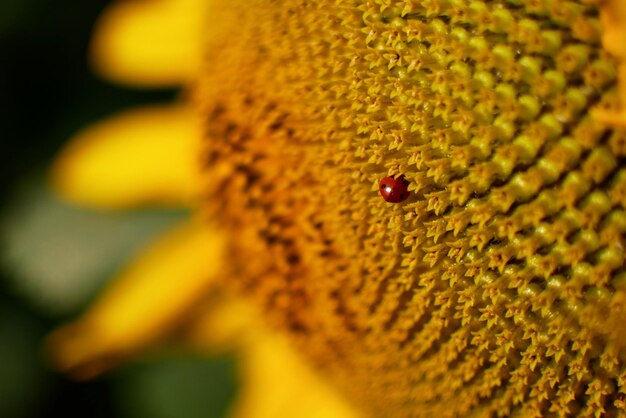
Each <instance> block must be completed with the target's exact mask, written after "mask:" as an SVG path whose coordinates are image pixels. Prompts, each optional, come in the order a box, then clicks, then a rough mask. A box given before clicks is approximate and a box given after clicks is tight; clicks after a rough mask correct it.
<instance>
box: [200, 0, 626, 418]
mask: <svg viewBox="0 0 626 418" xmlns="http://www.w3.org/2000/svg"><path fill="white" fill-rule="evenodd" d="M214 3H215V5H214V8H215V11H214V12H213V13H214V15H215V21H216V22H220V23H218V24H216V25H215V27H211V28H209V29H207V31H208V32H210V36H208V37H207V38H208V39H210V41H208V45H207V50H206V57H205V59H206V66H205V71H204V72H203V76H202V78H201V80H200V81H199V82H198V85H197V87H196V89H195V95H194V98H195V100H196V102H197V103H198V107H199V108H200V109H201V112H202V115H203V120H204V126H205V132H206V138H207V140H206V152H205V159H204V164H205V167H206V169H205V173H206V178H207V179H208V180H207V183H206V187H205V193H206V196H207V200H206V205H205V209H206V211H207V213H208V215H209V216H212V217H214V218H216V219H220V220H221V223H222V225H223V226H224V228H226V229H227V230H230V232H231V236H232V237H233V239H232V241H231V243H230V256H231V260H232V263H231V267H230V268H231V269H232V271H231V277H234V278H235V279H234V280H233V286H235V287H237V288H238V289H239V290H240V291H241V292H242V293H244V294H245V295H247V296H248V297H249V298H250V300H252V301H253V302H254V303H256V304H257V305H259V306H260V307H261V308H262V309H263V310H264V312H266V313H267V318H268V321H269V322H270V323H272V324H273V325H274V326H275V327H276V328H279V329H282V330H283V331H284V332H285V333H286V334H287V335H289V336H290V338H291V341H292V342H293V344H294V345H295V346H297V347H298V348H299V349H300V351H301V352H303V353H304V354H305V355H306V356H307V357H308V358H309V359H310V361H311V362H313V364H316V365H317V366H318V368H319V369H320V370H321V371H322V372H323V373H324V374H326V375H327V376H328V377H329V378H331V379H332V380H333V381H334V383H335V385H336V386H337V387H338V388H340V389H341V390H342V391H343V392H344V393H346V394H347V396H349V397H350V398H351V399H352V400H354V401H355V402H357V404H358V405H364V406H365V407H366V408H369V409H370V411H369V412H370V413H371V414H372V416H393V417H421V416H423V417H432V416H468V415H470V414H474V415H477V416H508V415H511V414H516V415H518V416H543V415H551V414H554V415H556V416H574V415H576V416H578V415H580V416H600V415H607V416H613V415H619V414H623V413H626V411H625V410H624V405H625V402H624V399H626V367H625V364H626V363H625V361H626V357H625V355H624V353H625V351H624V350H625V349H626V339H625V338H624V337H623V336H621V334H622V326H623V325H622V324H623V323H624V322H623V321H624V319H626V317H625V316H624V315H625V308H624V306H625V305H624V303H625V302H624V300H625V299H624V298H625V297H626V285H625V284H624V283H626V281H625V277H626V276H625V275H626V271H625V255H624V245H625V244H626V168H625V160H624V158H625V156H626V139H625V138H626V136H625V135H626V133H625V132H624V131H622V130H620V129H621V128H620V127H619V126H621V125H620V124H619V123H614V121H615V117H613V118H608V119H607V118H602V117H595V116H594V114H593V111H592V110H593V109H600V110H601V111H603V112H604V111H606V112H612V113H611V115H613V116H615V115H618V116H619V115H620V112H621V98H622V96H621V95H620V88H623V87H624V86H623V85H621V84H620V80H618V73H619V68H620V66H622V65H623V64H622V61H621V60H622V57H621V56H618V55H617V54H616V53H615V51H614V49H615V48H614V46H613V44H611V48H610V49H607V47H606V45H605V44H603V39H604V38H603V34H605V31H606V30H607V29H606V25H604V23H603V22H604V21H605V20H606V19H604V20H603V19H601V18H600V17H601V15H602V16H604V15H603V13H605V12H606V10H605V9H602V8H603V7H608V6H606V4H607V3H611V1H609V0H605V1H600V2H593V1H588V0H579V1H574V0H571V1H570V0H550V1H547V0H545V1H544V0H519V1H508V0H497V1H489V2H487V1H485V2H482V1H474V0H420V1H417V0H414V1H411V0H403V1H396V0H369V1H364V2H360V1H359V2H357V1H330V0H320V1H306V0H286V1H284V2H281V3H280V4H277V3H276V2H273V1H270V0H256V1H250V2H248V1H246V2H232V1H225V0H224V1H215V2H214ZM611 4H612V3H611ZM615 7H617V8H620V7H619V6H615ZM625 20H626V19H625ZM622 23H624V22H622ZM625 25H626V24H625ZM616 27H618V28H619V27H626V26H624V25H623V26H619V25H618V26H616ZM616 117H617V116H616ZM609 119H610V120H609ZM624 121H626V117H625V118H624ZM399 175H404V177H405V179H406V180H407V181H408V183H409V186H408V190H409V192H410V197H409V199H408V200H406V201H405V202H403V203H401V204H397V205H389V204H387V203H386V202H385V201H384V200H383V199H381V198H380V196H379V195H378V194H379V193H378V183H379V181H380V179H382V178H385V177H388V176H399Z"/></svg>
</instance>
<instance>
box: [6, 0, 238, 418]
mask: <svg viewBox="0 0 626 418" xmlns="http://www.w3.org/2000/svg"><path fill="white" fill-rule="evenodd" d="M106 3H107V2H106V1H104V0H89V1H85V0H58V1H51V0H2V2H0V109H1V110H0V135H1V140H0V143H1V147H2V148H1V150H0V151H1V152H0V155H1V158H2V164H0V210H2V211H4V210H5V209H6V208H7V207H11V206H13V203H14V200H15V196H16V194H18V192H19V191H20V189H21V188H22V187H23V186H22V185H21V184H22V183H23V181H24V179H27V178H31V177H33V176H35V177H37V175H41V173H43V172H45V169H46V167H47V166H48V164H49V163H50V161H51V159H52V158H53V157H54V155H55V153H56V152H57V151H58V150H59V149H60V147H61V146H62V145H63V143H64V142H65V141H66V140H67V139H68V138H69V137H70V136H71V135H72V134H73V133H74V132H76V130H77V129H79V128H80V127H83V126H85V125H87V124H89V123H90V122H93V121H96V120H99V119H102V118H104V117H106V116H107V115H109V114H111V113H113V112H114V111H116V110H119V109H123V108H125V107H129V106H132V105H137V104H142V103H150V102H155V101H158V102H162V101H166V100H169V99H171V98H172V97H174V95H175V94H176V92H175V91H170V90H164V91H142V90H132V89H128V88H122V87H119V86H114V85H112V84H109V83H107V82H106V81H103V80H99V79H97V78H96V77H94V76H93V75H92V74H91V72H90V69H89V67H88V65H87V59H86V57H87V47H88V42H89V37H90V32H91V27H92V26H93V24H94V21H95V19H96V17H97V16H98V14H99V13H100V12H101V11H102V9H103V8H104V7H105V5H106ZM13 210H14V209H13ZM18 210H19V207H18ZM0 213H2V212H0ZM3 250H5V249H4V248H0V251H3ZM19 280H20V277H19V276H17V274H14V273H13V272H12V271H11V268H10V266H9V268H6V267H5V268H2V271H1V272H0V417H6V418H26V417H57V416H63V417H68V418H71V417H96V418H97V417H117V416H119V417H125V418H148V417H150V418H161V417H163V418H178V417H180V418H183V417H184V418H187V417H200V416H202V417H211V416H215V417H219V416H223V414H224V411H225V410H226V408H227V406H228V402H229V401H230V399H231V398H232V394H233V391H234V383H233V379H234V377H233V372H232V360H230V359H228V358H218V359H210V360H206V359H200V358H193V357H189V356H188V355H186V354H180V353H174V354H169V355H166V356H164V357H160V358H157V359H142V360H140V361H135V362H134V363H132V364H130V365H127V366H125V367H123V368H121V369H118V370H117V371H115V372H113V373H111V374H108V375H107V376H105V377H101V378H98V379H96V380H94V381H91V382H87V383H77V382H73V381H70V380H68V379H66V378H65V377H63V376H61V375H59V374H57V373H54V372H52V371H50V370H49V368H48V367H46V365H45V364H44V363H45V362H44V361H43V360H42V358H43V356H42V355H41V343H42V339H43V338H44V337H45V335H47V334H48V333H49V332H50V331H51V330H52V329H54V328H55V327H57V326H58V325H59V324H60V323H62V322H64V321H65V320H66V319H67V317H70V316H74V315H75V314H76V312H72V311H70V312H68V313H66V314H65V315H51V314H49V313H48V312H46V311H45V310H42V309H39V308H38V307H37V306H36V305H35V304H33V303H32V302H31V301H30V300H29V298H28V297H25V296H24V295H23V294H21V293H20V292H17V291H16V290H15V288H16V286H15V283H16V282H17V281H19ZM181 382H182V383H183V384H182V385H181Z"/></svg>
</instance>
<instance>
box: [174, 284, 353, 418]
mask: <svg viewBox="0 0 626 418" xmlns="http://www.w3.org/2000/svg"><path fill="white" fill-rule="evenodd" d="M196 318H199V319H197V320H196V322H195V324H194V325H193V326H192V327H191V328H190V329H189V330H188V333H187V334H186V336H187V342H188V343H190V345H191V346H192V347H194V348H196V349H198V350H200V351H209V352H211V351H215V350H216V349H224V348H227V349H235V351H236V353H237V354H238V355H239V358H240V361H239V362H238V364H239V369H240V372H239V374H240V375H241V377H240V379H241V384H242V387H241V389H240V394H239V399H238V400H237V402H236V403H235V407H234V410H233V412H232V414H231V418H284V417H298V418H358V417H360V416H361V415H360V414H359V413H358V412H357V411H356V410H355V408H354V407H353V406H352V405H350V404H348V403H347V402H346V400H345V399H343V398H342V397H341V396H340V394H339V393H338V392H337V391H336V390H335V389H334V388H333V387H332V386H330V385H329V384H328V382H327V381H326V380H325V379H323V378H322V376H319V375H318V374H317V373H316V372H315V370H313V369H312V368H311V366H310V365H309V364H307V362H306V361H305V360H304V359H303V358H301V357H300V356H299V355H298V353H297V352H296V351H295V349H294V348H293V347H291V346H290V345H289V342H288V341H287V340H286V339H285V338H284V336H282V335H279V334H277V333H275V332H272V331H271V330H270V329H268V328H267V327H266V326H265V324H263V323H262V321H261V320H260V318H261V316H260V315H259V313H258V312H256V311H255V310H254V309H253V307H252V306H251V305H250V304H249V303H247V302H246V301H244V300H243V299H241V298H239V297H236V296H233V295H229V294H226V293H225V292H222V293H220V295H219V297H218V298H216V300H214V301H213V303H211V304H210V305H209V306H208V309H207V310H206V311H205V312H203V313H200V312H198V313H197V315H196Z"/></svg>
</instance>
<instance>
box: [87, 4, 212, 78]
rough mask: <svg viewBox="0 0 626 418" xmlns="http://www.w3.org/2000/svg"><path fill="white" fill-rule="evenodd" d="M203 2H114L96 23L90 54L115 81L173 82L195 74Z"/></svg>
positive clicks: (105, 75) (101, 69)
mask: <svg viewBox="0 0 626 418" xmlns="http://www.w3.org/2000/svg"><path fill="white" fill-rule="evenodd" d="M206 3H207V2H206V1H203V0H177V1H173V0H132V1H118V2H115V3H113V4H112V5H111V6H109V8H108V9H106V10H105V11H104V13H103V14H102V16H101V17H100V20H99V21H98V23H97V24H96V28H95V31H94V35H93V41H92V46H91V58H92V62H93V64H94V66H95V68H96V70H97V71H98V72H99V73H100V74H101V75H103V76H104V77H106V78H109V79H111V80H113V81H116V82H119V83H125V84H130V85H134V86H145V87H163V86H177V85H180V84H182V83H183V82H185V81H187V80H189V79H190V78H191V77H192V76H193V75H194V74H195V72H196V70H197V68H198V65H199V63H200V58H201V56H202V54H201V49H202V39H203V38H202V36H201V33H202V31H201V29H202V23H203V22H205V21H206V14H205V9H206Z"/></svg>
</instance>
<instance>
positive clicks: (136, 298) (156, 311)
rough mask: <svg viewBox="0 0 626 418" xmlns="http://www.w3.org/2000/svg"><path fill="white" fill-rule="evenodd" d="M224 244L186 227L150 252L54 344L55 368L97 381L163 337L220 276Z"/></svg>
mask: <svg viewBox="0 0 626 418" xmlns="http://www.w3.org/2000/svg"><path fill="white" fill-rule="evenodd" d="M223 250H224V249H223V238H222V236H221V235H220V234H219V233H217V232H215V231H213V230H211V229H210V228H208V227H207V226H206V225H205V224H204V223H202V222H191V223H189V224H185V225H183V226H181V227H179V228H177V229H175V230H174V231H172V232H171V233H169V234H168V235H166V236H165V237H164V238H162V239H161V240H160V241H158V242H156V243H155V244H154V245H153V246H151V247H149V248H148V249H147V250H146V251H145V252H144V253H143V254H142V255H140V256H139V257H138V258H137V260H136V261H135V262H134V263H133V264H132V265H131V266H130V267H129V268H128V269H127V270H126V271H125V272H123V273H122V274H121V276H120V277H119V278H118V280H117V281H115V282H114V283H113V285H112V286H111V287H110V288H109V289H107V290H106V291H105V292H104V293H103V294H102V296H101V297H100V299H99V300H98V301H97V302H96V303H95V304H94V305H93V307H92V308H91V309H90V310H89V311H88V312H87V313H86V314H85V315H84V316H83V317H82V318H80V319H79V320H78V321H77V322H75V323H73V324H70V325H68V326H66V327H64V328H62V329H60V330H59V331H57V332H56V333H55V334H53V335H52V337H51V339H50V348H51V354H52V359H53V362H54V364H55V366H56V367H57V368H58V369H60V370H63V371H66V372H68V373H70V374H72V375H73V376H74V377H76V378H79V379H80V378H89V377H92V376H94V375H96V374H98V373H100V372H102V371H103V370H105V369H107V368H108V367H110V366H112V365H113V364H115V363H116V362H117V360H118V359H120V358H123V357H126V356H128V355H129V354H130V353H133V352H136V351H137V350H140V349H141V348H143V347H145V346H146V345H148V344H150V343H154V342H155V341H156V340H158V339H159V338H161V337H163V336H164V335H165V334H166V333H167V332H168V331H170V330H171V329H172V327H173V326H174V325H176V323H177V321H179V320H180V318H181V316H184V315H185V314H186V313H187V312H188V311H189V310H191V309H192V308H193V307H194V305H195V304H197V303H198V302H199V301H200V299H202V298H203V297H204V296H205V295H206V293H207V292H208V291H209V290H210V288H211V287H212V286H213V285H214V283H215V280H216V278H217V277H218V276H219V275H220V273H221V267H220V266H221V265H220V262H221V260H222V259H223Z"/></svg>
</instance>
